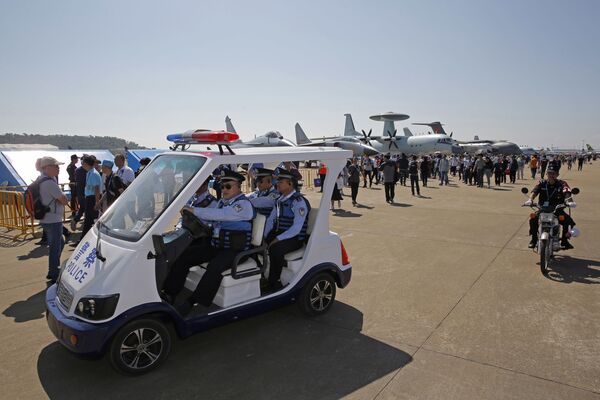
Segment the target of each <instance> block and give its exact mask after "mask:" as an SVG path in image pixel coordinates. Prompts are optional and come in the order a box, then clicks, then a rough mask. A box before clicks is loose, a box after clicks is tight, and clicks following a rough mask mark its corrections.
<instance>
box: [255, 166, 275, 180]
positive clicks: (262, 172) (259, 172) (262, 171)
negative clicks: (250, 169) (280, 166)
mask: <svg viewBox="0 0 600 400" xmlns="http://www.w3.org/2000/svg"><path fill="white" fill-rule="evenodd" d="M255 171H256V174H255V175H256V177H257V178H261V177H263V176H271V175H273V173H274V172H275V171H273V170H272V169H268V168H255Z"/></svg>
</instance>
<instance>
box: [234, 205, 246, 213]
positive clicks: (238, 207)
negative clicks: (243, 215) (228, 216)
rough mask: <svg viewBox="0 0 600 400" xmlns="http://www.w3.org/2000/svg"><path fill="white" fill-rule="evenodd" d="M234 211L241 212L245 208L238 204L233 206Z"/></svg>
mask: <svg viewBox="0 0 600 400" xmlns="http://www.w3.org/2000/svg"><path fill="white" fill-rule="evenodd" d="M233 209H234V210H235V212H240V211H242V210H243V209H244V208H243V207H242V206H240V205H239V204H236V205H234V206H233Z"/></svg>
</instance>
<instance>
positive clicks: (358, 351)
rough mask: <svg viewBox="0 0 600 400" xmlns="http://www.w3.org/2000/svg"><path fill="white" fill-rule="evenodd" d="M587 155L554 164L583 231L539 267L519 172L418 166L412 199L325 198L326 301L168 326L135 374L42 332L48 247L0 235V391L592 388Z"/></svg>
mask: <svg viewBox="0 0 600 400" xmlns="http://www.w3.org/2000/svg"><path fill="white" fill-rule="evenodd" d="M598 164H600V163H595V164H593V165H585V167H584V170H583V172H577V171H575V170H572V171H567V170H566V166H565V167H563V171H562V172H563V173H562V174H561V177H562V178H564V179H566V180H567V181H568V182H569V184H570V185H571V187H575V186H576V187H579V188H580V189H581V190H582V193H581V194H580V195H579V196H578V197H577V202H578V207H577V208H576V209H575V210H574V213H573V216H574V218H575V220H576V221H577V224H578V227H579V228H580V229H581V231H582V236H581V237H580V238H577V239H574V240H573V244H574V245H575V249H574V250H570V251H567V252H561V253H559V255H558V257H557V262H556V264H555V266H554V270H553V271H552V272H551V274H550V276H549V277H544V276H543V275H542V274H541V273H540V268H539V265H538V261H539V260H538V257H537V255H536V254H535V253H533V252H532V251H531V250H530V249H528V248H527V243H528V240H529V238H528V224H527V218H528V215H529V212H530V211H529V209H527V208H521V207H519V206H520V204H521V203H522V202H523V201H524V200H525V198H524V197H523V195H522V194H521V193H520V188H521V187H523V186H528V187H529V188H530V189H531V187H532V186H533V183H534V181H532V180H531V179H526V180H524V181H518V182H517V184H516V185H511V184H506V185H502V187H500V188H494V187H492V189H487V188H485V189H479V188H476V187H472V186H465V185H464V184H462V183H459V182H458V179H457V178H454V179H452V182H451V185H450V186H439V185H438V182H437V181H435V180H430V186H429V187H428V188H421V194H422V195H423V197H421V198H417V197H413V196H412V195H411V194H410V188H409V187H406V188H405V187H400V186H396V199H395V200H396V204H393V205H389V204H386V203H385V199H384V193H383V187H382V186H375V185H374V186H373V188H372V189H363V188H361V189H360V191H359V197H358V201H359V203H360V205H359V206H358V207H352V205H351V202H350V199H349V197H346V198H345V199H344V201H343V202H342V203H343V204H342V208H343V210H339V211H336V212H332V217H331V226H332V230H334V231H336V232H338V233H339V234H340V235H341V237H342V239H343V242H344V245H345V247H346V249H347V250H348V253H349V256H350V260H351V262H352V265H353V276H352V282H351V284H350V285H349V286H348V287H347V288H346V289H343V290H338V295H337V302H336V304H335V305H334V307H333V308H332V309H331V310H330V312H329V313H328V314H327V315H325V316H323V317H320V318H314V319H307V318H305V317H304V316H302V315H301V314H300V313H299V311H297V309H296V307H295V306H289V307H286V308H283V309H279V310H277V311H273V312H270V313H267V314H263V315H260V316H257V317H253V318H250V319H246V320H243V321H240V322H236V323H232V324H229V325H226V326H223V327H220V328H217V329H214V330H211V331H208V332H204V333H200V334H197V335H195V336H192V337H190V338H188V339H186V340H183V341H179V340H176V341H175V343H174V346H173V349H172V353H171V355H170V357H169V359H168V360H167V362H166V363H165V364H164V365H163V366H162V367H161V368H160V369H159V370H157V371H155V372H152V373H150V374H148V375H145V376H141V377H137V378H130V377H124V376H121V375H119V374H117V373H116V372H114V371H113V370H112V369H111V368H110V366H109V364H108V362H107V360H105V359H103V360H96V361H90V360H82V359H78V358H76V357H74V356H73V355H71V354H70V353H69V352H67V351H66V350H65V349H63V348H62V346H61V345H59V344H58V343H57V342H56V340H55V339H54V337H53V336H52V334H51V332H50V331H49V330H48V328H47V325H46V321H45V316H44V290H45V288H46V285H45V280H44V276H45V275H46V268H47V267H46V265H47V251H46V250H45V249H41V248H39V247H36V246H35V245H34V244H33V241H30V242H24V243H20V242H12V241H11V240H10V239H7V238H5V237H1V236H0V255H1V257H0V274H1V276H2V279H1V280H0V310H2V315H0V338H1V339H2V340H1V342H0V360H2V361H1V363H0V385H1V387H2V392H3V393H2V395H1V396H0V397H2V398H7V399H20V398H23V399H41V398H52V399H81V398H87V399H95V398H103V399H104V398H110V399H121V398H123V399H137V398H140V399H141V398H150V399H162V398H164V399H167V398H168V399H339V398H349V399H461V400H462V399H544V400H547V399H600V307H599V305H600V287H599V286H598V283H600V246H598V237H600V224H599V222H600V208H599V206H598V204H600V187H598V186H593V185H594V184H597V182H599V180H600V168H599V167H598ZM344 191H345V193H346V194H347V195H349V193H350V189H349V188H346V189H344ZM307 196H308V197H309V199H312V200H314V201H313V204H315V201H316V199H317V196H318V194H316V193H313V192H309V193H307ZM66 250H68V251H66V252H65V253H63V257H66V256H67V254H69V253H70V251H72V247H70V246H67V247H66Z"/></svg>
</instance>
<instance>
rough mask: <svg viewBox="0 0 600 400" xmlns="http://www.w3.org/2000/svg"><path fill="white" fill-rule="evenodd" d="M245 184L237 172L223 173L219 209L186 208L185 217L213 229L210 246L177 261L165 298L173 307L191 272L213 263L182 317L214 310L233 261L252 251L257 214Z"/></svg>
mask: <svg viewBox="0 0 600 400" xmlns="http://www.w3.org/2000/svg"><path fill="white" fill-rule="evenodd" d="M244 180H245V178H244V176H243V175H241V174H239V173H237V172H235V171H230V170H223V171H222V172H221V175H220V189H221V193H222V198H221V199H220V200H219V201H218V202H217V204H216V207H212V208H211V207H202V206H185V207H184V208H183V209H182V213H183V212H185V211H189V212H192V213H193V214H194V215H195V216H196V217H197V218H199V219H200V220H202V221H206V222H208V225H211V226H212V238H211V240H210V242H207V243H206V244H205V245H204V246H202V247H201V248H197V247H196V248H194V249H192V250H190V251H185V252H184V253H183V254H182V255H181V256H180V257H179V258H178V259H177V261H176V262H175V264H174V265H173V268H172V269H171V271H170V272H169V275H168V276H167V279H166V281H165V284H164V288H163V295H164V297H163V298H164V299H165V300H166V301H168V302H171V303H172V302H173V299H174V298H175V296H177V294H178V293H179V292H180V291H181V289H183V286H184V284H185V280H186V277H187V275H188V272H189V269H190V268H191V267H192V266H195V265H198V264H201V263H203V262H206V261H208V262H209V263H208V266H207V267H206V272H205V273H204V275H203V276H202V279H201V280H200V282H199V283H198V286H197V287H196V289H195V290H194V292H193V294H192V296H191V297H190V298H188V299H186V300H185V301H184V302H183V303H181V304H178V305H177V306H176V308H177V310H178V311H179V312H180V313H181V314H182V315H185V314H187V313H188V312H189V311H190V310H191V308H192V307H193V306H194V304H197V303H199V304H201V305H203V306H206V307H208V306H210V305H211V304H212V301H213V299H214V297H215V295H216V293H217V291H218V290H219V285H220V284H221V280H222V278H223V276H222V275H221V273H222V272H223V271H225V270H227V269H230V268H231V267H232V264H233V260H234V259H235V257H236V255H237V254H238V253H239V252H241V251H243V250H247V249H248V248H249V247H250V241H251V236H252V219H253V218H254V217H255V215H256V212H255V210H254V208H253V206H252V204H251V203H250V201H249V200H248V199H247V198H246V196H245V195H244V194H243V193H242V190H241V185H242V182H243V181H244ZM205 199H206V197H205ZM202 201H203V200H201V202H202Z"/></svg>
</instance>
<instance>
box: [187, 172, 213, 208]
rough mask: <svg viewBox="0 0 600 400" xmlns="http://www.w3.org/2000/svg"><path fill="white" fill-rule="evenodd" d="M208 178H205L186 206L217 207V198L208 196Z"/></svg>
mask: <svg viewBox="0 0 600 400" xmlns="http://www.w3.org/2000/svg"><path fill="white" fill-rule="evenodd" d="M209 181H210V178H207V179H206V180H205V181H204V182H203V183H202V185H200V187H199V188H198V190H196V193H194V195H193V196H192V198H191V199H190V200H189V201H188V203H187V205H188V206H190V207H200V208H213V207H216V206H217V201H218V200H217V198H216V197H215V196H213V195H212V194H210V192H209V191H208V182H209Z"/></svg>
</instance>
